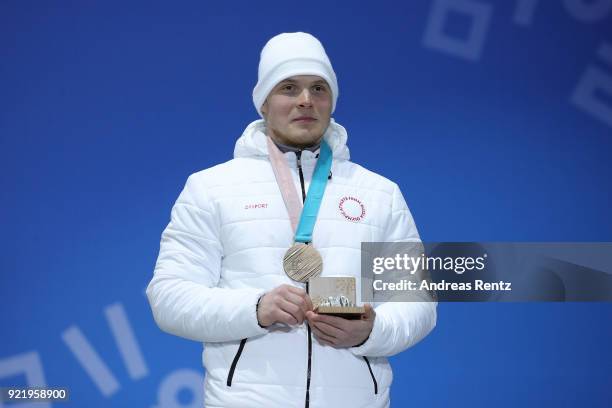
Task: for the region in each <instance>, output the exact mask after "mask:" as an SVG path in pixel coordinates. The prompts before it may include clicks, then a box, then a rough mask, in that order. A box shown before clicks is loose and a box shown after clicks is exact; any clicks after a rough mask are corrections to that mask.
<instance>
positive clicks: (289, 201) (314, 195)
mask: <svg viewBox="0 0 612 408" xmlns="http://www.w3.org/2000/svg"><path fill="white" fill-rule="evenodd" d="M267 139H268V154H269V155H270V162H271V163H272V169H273V170H274V175H275V176H276V182H277V183H278V186H279V188H280V190H281V195H282V196H283V200H284V201H285V206H286V207H287V212H288V213H289V219H290V220H291V227H292V228H293V231H295V242H302V243H304V244H307V243H309V242H311V241H312V231H313V230H314V225H315V222H316V221H317V215H318V214H319V208H321V201H322V200H323V194H324V193H325V187H326V186H327V180H328V175H329V171H330V170H331V165H332V152H331V149H330V147H329V145H328V144H327V142H325V140H322V141H321V149H320V152H319V159H318V160H317V165H316V167H315V169H314V173H313V175H312V180H311V182H310V187H309V188H308V194H306V201H305V202H304V207H303V208H302V203H301V201H300V199H299V195H298V192H297V190H296V188H295V184H294V183H293V178H292V177H291V172H290V170H289V165H287V161H286V160H285V156H283V154H282V153H281V152H280V150H279V149H278V147H276V145H275V144H274V142H273V141H272V140H271V139H270V138H269V137H268V138H267ZM300 212H301V214H300ZM298 214H300V215H298ZM298 216H299V223H298ZM296 225H297V226H296Z"/></svg>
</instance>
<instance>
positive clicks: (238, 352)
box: [227, 339, 247, 387]
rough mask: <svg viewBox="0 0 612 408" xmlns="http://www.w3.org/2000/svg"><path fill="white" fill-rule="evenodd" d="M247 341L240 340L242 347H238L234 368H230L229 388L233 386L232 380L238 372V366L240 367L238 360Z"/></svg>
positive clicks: (233, 362)
mask: <svg viewBox="0 0 612 408" xmlns="http://www.w3.org/2000/svg"><path fill="white" fill-rule="evenodd" d="M246 341H247V339H242V340H240V346H238V351H237V352H236V355H235V356H234V360H233V361H232V366H231V367H230V370H229V374H228V375H227V386H228V387H231V386H232V379H233V378H234V371H235V370H236V365H238V360H240V355H241V354H242V350H244V345H245V343H246Z"/></svg>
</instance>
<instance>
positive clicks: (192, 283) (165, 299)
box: [146, 175, 267, 342]
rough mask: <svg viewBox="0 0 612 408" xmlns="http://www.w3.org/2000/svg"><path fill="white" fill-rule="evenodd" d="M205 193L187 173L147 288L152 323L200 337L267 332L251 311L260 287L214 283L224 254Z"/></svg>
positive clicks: (207, 339)
mask: <svg viewBox="0 0 612 408" xmlns="http://www.w3.org/2000/svg"><path fill="white" fill-rule="evenodd" d="M205 193H206V192H205V191H204V189H203V188H202V187H201V185H199V184H198V182H197V180H196V176H195V175H192V176H190V177H189V179H188V180H187V183H186V185H185V188H184V189H183V191H182V192H181V194H180V195H179V197H178V199H177V201H176V203H175V204H174V207H173V208H172V215H171V220H170V223H169V224H168V226H167V227H166V229H165V230H164V232H163V233H162V237H161V243H160V251H159V256H158V258H157V263H156V265H155V271H154V275H153V279H152V280H151V282H150V283H149V285H148V287H147V291H146V292H147V297H148V299H149V303H150V305H151V309H152V311H153V316H154V318H155V322H156V323H157V325H158V326H159V327H160V329H162V330H163V331H165V332H168V333H170V334H174V335H176V336H180V337H184V338H187V339H191V340H196V341H201V342H221V341H233V340H239V339H243V338H247V337H253V336H256V335H260V334H264V333H267V330H266V329H264V328H261V327H260V326H259V325H258V323H257V315H256V310H255V308H256V303H257V301H258V299H259V297H260V296H261V295H262V294H263V293H264V291H263V290H259V289H254V288H244V289H227V288H219V287H217V285H218V282H219V278H220V271H221V260H222V255H223V248H222V245H221V242H220V240H219V229H220V227H219V224H220V222H219V220H218V219H217V216H216V213H215V210H214V205H213V203H212V202H211V200H209V199H207V198H206V197H205Z"/></svg>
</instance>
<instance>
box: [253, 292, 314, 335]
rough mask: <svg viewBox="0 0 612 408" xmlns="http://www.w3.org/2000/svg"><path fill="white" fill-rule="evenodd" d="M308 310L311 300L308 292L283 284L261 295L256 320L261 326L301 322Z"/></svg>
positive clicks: (310, 308)
mask: <svg viewBox="0 0 612 408" xmlns="http://www.w3.org/2000/svg"><path fill="white" fill-rule="evenodd" d="M309 310H312V302H311V300H310V296H308V293H306V291H305V290H304V289H301V288H296V287H295V286H291V285H287V284H284V285H280V286H278V287H276V288H274V289H273V290H272V291H270V292H268V293H266V294H265V295H263V296H262V297H261V299H260V300H259V307H258V308H257V321H258V322H259V325H260V326H263V327H266V326H270V325H272V324H274V323H286V324H288V325H296V324H302V322H304V320H305V319H306V312H307V311H309Z"/></svg>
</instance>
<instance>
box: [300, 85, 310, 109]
mask: <svg viewBox="0 0 612 408" xmlns="http://www.w3.org/2000/svg"><path fill="white" fill-rule="evenodd" d="M311 98H312V97H311V95H310V92H309V91H308V89H304V90H303V91H302V92H300V95H299V96H298V103H299V105H300V106H312V99H311Z"/></svg>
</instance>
